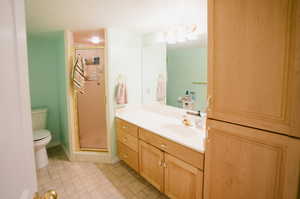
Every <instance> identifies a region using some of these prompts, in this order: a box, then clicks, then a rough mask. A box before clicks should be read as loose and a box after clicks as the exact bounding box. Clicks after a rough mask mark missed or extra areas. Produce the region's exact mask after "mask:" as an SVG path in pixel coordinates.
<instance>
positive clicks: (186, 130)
mask: <svg viewBox="0 0 300 199" xmlns="http://www.w3.org/2000/svg"><path fill="white" fill-rule="evenodd" d="M161 128H162V129H164V130H165V131H169V132H170V133H172V134H176V135H179V136H194V135H195V133H199V134H201V133H203V132H202V130H201V129H197V128H193V127H188V126H184V125H182V124H164V125H162V126H161Z"/></svg>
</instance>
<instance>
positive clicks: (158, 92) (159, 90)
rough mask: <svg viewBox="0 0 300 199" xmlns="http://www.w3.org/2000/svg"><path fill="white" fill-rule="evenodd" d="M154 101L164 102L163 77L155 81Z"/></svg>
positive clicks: (164, 86) (164, 85)
mask: <svg viewBox="0 0 300 199" xmlns="http://www.w3.org/2000/svg"><path fill="white" fill-rule="evenodd" d="M156 99H157V101H159V102H165V99H166V81H165V79H164V78H163V77H159V78H158V81H157V88H156Z"/></svg>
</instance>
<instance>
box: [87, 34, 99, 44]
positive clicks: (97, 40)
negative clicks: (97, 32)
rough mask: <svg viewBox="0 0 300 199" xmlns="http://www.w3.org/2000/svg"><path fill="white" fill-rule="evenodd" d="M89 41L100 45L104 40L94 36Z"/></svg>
mask: <svg viewBox="0 0 300 199" xmlns="http://www.w3.org/2000/svg"><path fill="white" fill-rule="evenodd" d="M89 41H90V42H92V43H94V44H99V43H100V42H101V41H102V40H101V39H100V38H99V37H97V36H93V37H91V38H90V39H89Z"/></svg>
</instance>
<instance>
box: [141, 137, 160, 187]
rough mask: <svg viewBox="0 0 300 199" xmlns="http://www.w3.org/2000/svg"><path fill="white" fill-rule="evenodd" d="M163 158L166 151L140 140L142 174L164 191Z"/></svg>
mask: <svg viewBox="0 0 300 199" xmlns="http://www.w3.org/2000/svg"><path fill="white" fill-rule="evenodd" d="M163 160H164V153H163V152H162V151H161V150H159V149H157V148H155V147H153V146H151V145H150V144H147V143H145V142H143V141H141V140H140V141H139V168H140V175H141V176H143V177H144V178H145V179H147V180H148V181H149V182H150V183H151V184H152V185H153V186H154V187H156V188H157V189H158V190H160V191H163V177H164V175H163V174H164V169H163V166H162V164H163Z"/></svg>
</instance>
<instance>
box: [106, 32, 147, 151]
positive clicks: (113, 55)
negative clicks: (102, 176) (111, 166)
mask: <svg viewBox="0 0 300 199" xmlns="http://www.w3.org/2000/svg"><path fill="white" fill-rule="evenodd" d="M107 41H108V42H107V46H108V49H107V57H108V60H107V61H108V87H109V88H108V89H109V96H108V97H109V103H110V106H109V110H108V111H109V115H110V125H109V132H110V135H111V136H110V140H111V147H112V148H111V151H112V155H115V153H116V143H115V142H116V137H115V129H114V123H113V122H114V116H115V109H116V108H117V105H116V101H115V91H116V83H117V78H118V76H119V75H120V74H121V75H123V76H124V77H125V78H126V83H127V89H128V104H129V105H130V104H141V102H142V77H141V73H142V67H141V63H142V55H141V46H142V40H141V35H139V34H137V33H134V32H132V31H127V30H122V29H112V28H111V29H108V30H107Z"/></svg>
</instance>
